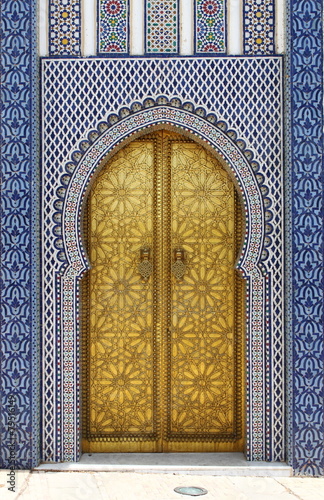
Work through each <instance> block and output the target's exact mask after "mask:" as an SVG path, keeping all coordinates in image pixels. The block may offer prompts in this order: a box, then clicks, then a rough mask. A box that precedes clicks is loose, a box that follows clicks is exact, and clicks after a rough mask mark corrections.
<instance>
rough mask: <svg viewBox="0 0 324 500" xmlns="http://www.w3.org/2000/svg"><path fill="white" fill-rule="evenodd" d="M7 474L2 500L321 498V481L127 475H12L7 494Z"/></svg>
mask: <svg viewBox="0 0 324 500" xmlns="http://www.w3.org/2000/svg"><path fill="white" fill-rule="evenodd" d="M8 472H9V471H3V470H2V471H0V498H1V500H7V499H12V500H16V499H17V500H18V499H19V500H20V499H24V500H25V499H26V500H135V499H136V500H172V499H173V500H181V499H183V500H187V499H188V500H189V499H190V498H195V497H192V496H187V495H180V494H179V493H176V492H174V491H173V490H174V488H175V487H177V486H200V487H202V488H205V489H206V490H208V493H207V495H205V496H201V497H196V498H202V499H206V500H211V499H215V500H216V499H217V500H324V477H323V478H298V477H280V478H273V477H266V478H263V477H233V476H232V477H230V476H193V475H190V476H187V475H176V474H136V473H128V472H29V471H20V472H16V473H15V479H14V482H15V484H16V488H15V490H16V491H15V492H12V491H9V490H8V487H9V486H10V485H9V484H7V483H6V481H7V480H8V476H7V474H8Z"/></svg>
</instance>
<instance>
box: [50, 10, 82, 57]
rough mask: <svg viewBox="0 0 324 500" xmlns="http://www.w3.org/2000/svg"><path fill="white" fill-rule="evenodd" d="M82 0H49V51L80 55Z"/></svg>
mask: <svg viewBox="0 0 324 500" xmlns="http://www.w3.org/2000/svg"><path fill="white" fill-rule="evenodd" d="M80 3H81V2H80V0H72V1H68V0H49V53H50V55H52V56H78V55H80V47H81V7H80Z"/></svg>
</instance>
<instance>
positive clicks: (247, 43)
mask: <svg viewBox="0 0 324 500" xmlns="http://www.w3.org/2000/svg"><path fill="white" fill-rule="evenodd" d="M243 5H244V7H243V47H244V54H255V55H261V54H274V53H275V38H274V36H275V13H274V0H244V2H243Z"/></svg>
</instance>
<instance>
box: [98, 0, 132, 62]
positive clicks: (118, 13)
mask: <svg viewBox="0 0 324 500" xmlns="http://www.w3.org/2000/svg"><path fill="white" fill-rule="evenodd" d="M98 9H99V12H98V25H99V26H98V28H99V29H98V35H99V36H98V38H99V41H98V43H99V45H98V53H100V54H101V53H109V52H118V53H126V52H127V51H128V26H129V24H128V15H129V14H128V12H129V0H100V1H99V4H98Z"/></svg>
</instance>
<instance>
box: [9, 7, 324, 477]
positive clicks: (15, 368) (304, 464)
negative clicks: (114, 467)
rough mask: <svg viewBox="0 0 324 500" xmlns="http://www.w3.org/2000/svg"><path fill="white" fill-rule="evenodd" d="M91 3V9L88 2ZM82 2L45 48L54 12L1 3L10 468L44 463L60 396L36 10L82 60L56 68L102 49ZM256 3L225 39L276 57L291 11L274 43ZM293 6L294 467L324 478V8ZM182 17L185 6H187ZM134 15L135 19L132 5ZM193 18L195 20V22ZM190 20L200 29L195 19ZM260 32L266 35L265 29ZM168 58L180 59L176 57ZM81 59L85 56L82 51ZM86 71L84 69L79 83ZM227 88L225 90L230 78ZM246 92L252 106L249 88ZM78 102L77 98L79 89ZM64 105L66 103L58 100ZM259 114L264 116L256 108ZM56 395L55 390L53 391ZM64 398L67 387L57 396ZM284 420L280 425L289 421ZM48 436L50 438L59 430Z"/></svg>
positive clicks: (290, 412) (289, 354) (64, 51)
mask: <svg viewBox="0 0 324 500" xmlns="http://www.w3.org/2000/svg"><path fill="white" fill-rule="evenodd" d="M86 3H87V5H88V8H89V4H90V3H88V2H86ZM74 5H75V9H74V10H73V12H70V13H69V15H70V17H69V16H67V17H68V18H69V19H72V18H73V19H72V22H71V23H70V24H69V23H67V22H66V19H67V17H65V14H64V16H63V15H62V12H61V11H60V15H59V14H57V12H59V7H60V3H59V2H58V1H57V2H56V1H53V2H50V7H51V8H52V9H53V8H54V10H52V15H51V17H50V23H48V24H49V25H51V30H50V34H53V33H54V41H53V37H52V39H50V40H51V41H50V43H49V44H48V45H47V47H46V43H47V42H46V36H44V27H43V25H44V24H45V25H46V22H44V19H45V17H44V10H46V9H44V4H43V3H41V9H40V15H39V16H38V13H37V12H36V5H35V3H34V2H33V1H30V2H24V3H23V4H21V3H18V2H15V1H7V2H4V3H3V5H2V22H3V26H4V37H3V40H2V63H3V67H4V70H5V71H4V85H3V90H2V92H3V97H4V98H3V101H4V112H3V120H2V128H3V135H4V148H3V156H2V161H1V168H2V180H3V190H2V212H1V216H2V249H1V251H2V268H3V282H2V295H1V300H2V302H1V305H2V320H3V322H2V324H3V326H2V331H1V353H2V371H1V384H2V385H1V389H2V392H1V398H2V419H1V425H2V428H1V435H2V448H1V459H2V466H3V467H8V468H9V467H15V468H29V467H32V466H35V465H37V463H38V461H39V459H40V457H41V456H43V453H42V452H41V451H40V449H41V447H44V446H46V443H45V442H44V441H43V439H42V436H45V434H46V429H45V428H44V427H43V433H42V434H41V432H40V422H41V417H40V409H41V408H43V406H44V401H45V400H46V405H47V406H46V408H45V409H46V411H47V412H48V413H51V412H54V411H55V410H54V406H53V407H51V404H53V405H56V404H57V398H56V397H55V398H54V400H53V397H52V398H51V397H48V394H47V395H46V392H44V393H42V392H41V388H40V372H41V371H43V370H44V369H46V367H47V366H48V365H46V358H45V357H42V356H41V349H40V341H42V344H43V345H44V342H45V343H46V338H47V337H46V336H47V335H48V330H47V329H46V328H45V327H44V326H45V325H44V324H41V315H40V306H41V304H40V302H41V300H40V297H41V294H40V280H39V273H40V265H39V263H40V258H39V250H40V248H44V242H43V240H40V230H39V220H40V211H39V208H40V203H39V200H40V190H41V189H40V188H41V187H40V181H39V173H38V172H39V169H38V165H39V163H38V162H39V158H40V155H39V130H40V128H39V127H40V124H39V120H38V117H39V113H38V95H39V87H38V61H37V52H38V49H37V44H36V27H37V22H36V20H37V18H38V17H39V19H40V20H43V21H42V22H40V23H39V25H40V35H41V36H40V41H41V44H40V51H41V54H42V55H46V53H47V51H49V53H50V55H51V56H52V57H53V58H55V57H56V58H57V57H58V56H59V57H61V58H62V57H65V58H66V57H67V58H69V57H71V56H74V58H75V60H74V62H72V61H71V62H70V63H68V62H66V63H64V62H63V61H62V63H60V62H58V63H55V61H54V59H53V60H52V61H53V62H51V60H48V62H47V63H46V62H45V66H46V64H47V67H48V68H49V67H50V66H51V65H52V66H53V67H55V65H56V67H59V65H60V64H61V66H62V64H63V66H64V64H65V66H67V65H68V64H70V66H71V65H72V66H73V64H74V65H76V66H77V65H78V62H77V58H78V57H79V56H80V54H81V53H83V54H84V55H92V53H93V52H94V50H95V48H94V47H95V46H94V42H93V40H94V38H93V32H94V30H93V28H92V29H91V27H89V25H90V24H91V23H92V26H93V25H94V20H93V15H92V17H91V13H90V15H89V16H86V19H89V20H90V23H88V24H87V23H85V25H82V24H81V25H80V10H78V9H79V6H78V4H77V2H75V4H74ZM257 5H258V4H257V2H256V4H254V2H253V1H252V0H251V1H247V2H245V3H244V14H243V16H242V17H243V19H244V24H243V23H241V26H242V31H241V32H242V36H238V37H230V42H229V43H228V44H227V45H228V47H229V48H228V49H227V50H228V51H229V53H231V54H233V53H234V54H236V55H237V54H239V53H240V52H241V51H243V52H244V53H245V55H246V56H259V55H260V53H261V55H262V54H263V55H267V56H269V54H270V55H271V54H272V55H273V52H274V48H275V45H276V47H277V51H278V49H279V51H281V50H282V48H283V42H282V40H283V37H282V29H281V28H280V26H282V19H283V16H282V12H283V9H282V4H280V2H278V3H277V9H276V15H277V21H276V26H277V31H278V35H277V39H276V40H277V41H276V43H275V44H274V43H273V42H274V40H273V39H272V40H271V36H272V34H273V26H274V25H273V24H271V23H272V22H273V14H271V13H270V14H269V12H265V13H264V15H265V18H266V22H265V23H263V24H261V25H260V23H259V22H258V19H259V18H258V16H256V14H255V12H257V10H256V11H254V10H253V9H255V8H256V9H258V7H257ZM271 5H272V3H271V2H268V3H267V4H266V5H265V7H266V8H268V7H269V6H270V7H271ZM286 7H287V9H286V10H287V44H286V47H287V48H286V52H287V57H286V59H285V60H286V74H285V79H284V80H285V82H286V81H287V82H288V83H286V85H285V87H286V99H285V102H286V109H285V119H286V130H285V133H286V138H287V142H286V151H287V155H286V162H285V171H286V178H285V187H286V192H285V206H286V227H285V242H286V273H285V278H286V279H285V284H286V329H285V337H286V339H287V343H286V360H287V363H286V368H287V372H286V389H287V400H288V409H287V422H288V423H287V429H286V431H287V443H288V444H287V458H288V461H289V463H291V464H292V465H293V468H294V470H295V473H296V474H308V475H320V474H323V399H321V398H323V363H322V360H323V332H322V328H321V308H322V305H323V299H322V289H321V285H320V277H321V273H322V267H321V266H322V253H321V252H322V250H321V249H322V247H321V244H322V232H321V231H322V224H321V219H320V209H321V195H322V184H321V183H322V177H321V175H322V163H321V162H322V156H321V142H320V141H321V124H322V120H323V118H322V117H323V114H322V99H321V96H322V94H323V79H322V78H323V77H322V67H323V56H322V51H321V44H322V36H321V34H322V25H321V19H322V17H321V9H322V5H321V3H320V2H317V1H315V0H313V1H297V2H291V5H290V4H287V5H286ZM234 8H235V2H234V1H233V2H230V3H229V5H228V12H229V13H231V12H233V9H234ZM55 9H56V10H55ZM231 9H232V10H231ZM90 10H91V9H90ZM180 10H181V9H180ZM55 12H56V14H55ZM83 12H84V10H83ZM251 12H252V14H251ZM92 13H93V10H92ZM253 13H254V14H253ZM83 15H84V14H83ZM181 15H182V16H183V15H185V13H184V10H183V9H182V10H181ZM132 16H133V18H134V11H133V13H132ZM234 18H235V16H233V15H232V17H231V15H229V20H230V26H231V28H230V29H229V33H231V32H232V33H233V31H235V29H234V26H235V21H234ZM62 19H63V21H64V22H63V21H62ZM83 19H84V18H83ZM91 19H92V21H91ZM280 19H281V21H280ZM137 22H138V21H137ZM51 23H52V24H51ZM183 25H186V26H188V23H187V24H186V23H184V24H183ZM53 26H54V27H55V29H54V28H53ZM80 26H81V29H80ZM133 26H134V25H133ZM190 29H191V32H193V28H192V23H191V28H190ZM82 30H83V31H82ZM231 30H232V31H231ZM260 30H261V32H262V34H263V37H259V34H260ZM280 30H281V31H280ZM82 33H83V34H87V33H88V35H87V36H86V37H85V36H83V42H82V36H81V34H82ZM91 33H92V35H91ZM132 33H134V30H133V32H132V29H131V32H130V37H132V38H131V39H132V44H133V45H131V51H133V52H134V51H137V52H141V51H142V50H143V46H144V44H143V43H142V42H141V44H140V43H138V45H137V48H136V47H135V46H134V44H135V41H136V40H135V37H134V34H132ZM67 34H68V35H69V37H70V39H72V40H73V43H70V42H68V43H66V42H65V41H64V43H63V44H62V43H61V42H62V40H66V39H67V38H68V36H67ZM189 35H190V30H189V32H188V30H187V31H186V32H185V33H184V32H183V31H182V32H181V35H180V36H179V38H178V43H179V47H181V49H180V53H181V51H183V52H182V53H184V54H186V53H187V54H188V55H189V54H190V53H192V52H193V51H194V48H193V42H191V41H190V40H191V38H190V36H189ZM254 35H255V36H254ZM251 37H252V42H251ZM253 37H254V38H253ZM258 38H260V40H261V41H260V40H259V41H258V42H255V43H254V42H253V40H257V39H258ZM188 40H189V42H188ZM137 42H138V41H137ZM260 46H261V47H260ZM174 55H175V56H177V54H174ZM206 55H207V56H209V57H215V58H222V57H223V56H224V55H226V53H225V52H224V53H223V55H221V54H218V53H217V52H215V53H214V54H212V56H211V55H210V53H208V54H200V55H199V57H201V58H203V57H206ZM126 56H127V54H126ZM101 57H102V56H101ZM105 57H107V58H109V57H111V54H110V55H109V54H105ZM153 57H154V55H153ZM168 57H170V58H171V56H170V55H169V56H168ZM107 61H108V59H106V62H105V63H104V64H108V63H107ZM206 61H207V60H206ZM224 61H225V59H224ZM98 63H99V60H98ZM82 64H83V65H84V64H87V63H86V61H85V60H83V62H82ZM96 64H97V63H96ZM116 64H117V63H116ZM120 64H122V63H120ZM163 64H164V63H163ZM206 64H207V62H206ZM79 67H80V66H79ZM43 74H44V73H43ZM82 78H83V76H81V80H82ZM61 81H62V80H61ZM224 87H225V89H226V83H225V84H224ZM301 90H302V91H301ZM72 91H73V89H72ZM198 92H199V89H198ZM71 95H72V94H71ZM144 97H145V96H144ZM144 97H143V100H144ZM241 98H242V106H243V97H241ZM71 99H72V101H73V98H71ZM74 99H75V98H74ZM81 99H82V97H81ZM78 100H80V95H79V96H78ZM54 101H55V99H54ZM48 102H50V99H48ZM52 104H53V101H52ZM72 104H73V103H72ZM126 104H129V105H130V104H131V103H130V102H127V103H125V105H126ZM54 105H55V102H54ZM57 105H61V104H60V102H59V98H57ZM70 105H71V103H70ZM108 111H110V112H111V111H112V110H108V109H106V112H108ZM238 113H239V112H238ZM260 119H261V117H260ZM253 120H254V123H255V121H256V117H254V118H253V119H252V121H253ZM67 135H68V132H67ZM49 136H50V134H48V137H49ZM81 138H82V137H80V139H81ZM271 374H272V375H273V374H274V372H273V371H272V372H271ZM269 394H270V392H269ZM50 395H53V392H52V393H50ZM59 396H60V394H59V393H57V397H58V398H59ZM44 398H45V399H44ZM51 400H52V403H51ZM73 403H75V401H72V402H71V404H72V405H73ZM278 411H280V410H278ZM42 413H43V412H42ZM274 418H275V419H276V418H277V419H278V415H275V414H274ZM279 420H280V421H281V422H282V419H281V418H279V419H278V421H279ZM43 422H44V421H43ZM70 425H71V424H70ZM72 425H73V422H72ZM44 431H45V434H44ZM46 435H47V436H50V432H47V434H46ZM76 446H77V445H76V443H75V444H74V445H73V444H72V448H73V447H74V449H76ZM266 458H267V459H269V460H271V459H274V458H275V457H273V456H272V455H271V454H270V455H267V456H266ZM279 459H280V458H279Z"/></svg>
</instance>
